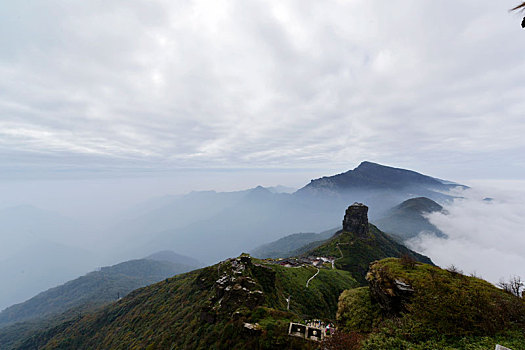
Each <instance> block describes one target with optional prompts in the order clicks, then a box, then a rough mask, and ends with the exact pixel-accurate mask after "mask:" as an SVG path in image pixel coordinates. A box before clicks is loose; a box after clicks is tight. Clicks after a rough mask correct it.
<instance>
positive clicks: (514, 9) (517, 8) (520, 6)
mask: <svg viewBox="0 0 525 350" xmlns="http://www.w3.org/2000/svg"><path fill="white" fill-rule="evenodd" d="M524 8H525V2H522V3H521V4H520V5H518V6H516V7H514V8H513V9H511V11H516V10H523V9H524Z"/></svg>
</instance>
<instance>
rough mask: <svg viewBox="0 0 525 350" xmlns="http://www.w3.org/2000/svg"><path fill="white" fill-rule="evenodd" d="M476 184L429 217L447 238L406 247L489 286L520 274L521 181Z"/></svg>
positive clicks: (524, 220) (523, 269)
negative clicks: (474, 277)
mask: <svg viewBox="0 0 525 350" xmlns="http://www.w3.org/2000/svg"><path fill="white" fill-rule="evenodd" d="M478 185H479V186H477V187H476V188H477V189H475V190H474V189H469V190H466V191H462V192H461V193H459V194H460V195H461V196H463V198H460V199H456V200H454V202H453V203H450V204H449V205H445V209H446V210H447V212H448V214H446V215H444V214H441V213H433V214H430V215H429V219H430V221H431V222H432V223H433V224H434V225H436V226H437V227H438V228H439V229H440V230H442V231H443V232H444V233H446V234H447V235H448V239H441V238H436V237H432V236H422V237H421V238H418V239H414V240H413V241H411V242H410V245H411V246H412V247H413V248H414V249H417V250H418V251H421V252H423V253H424V254H427V255H428V256H430V257H431V258H432V259H433V261H434V262H435V263H436V264H438V265H440V266H442V267H447V266H450V265H455V266H457V267H459V268H460V269H462V270H463V271H464V272H465V273H475V274H477V275H478V276H482V277H483V278H485V279H487V280H489V281H491V282H493V283H497V282H498V281H499V280H500V279H502V278H503V279H507V278H508V277H510V276H514V275H517V276H522V277H523V276H525V256H524V255H523V252H524V251H525V240H524V239H523V235H524V227H525V217H524V216H523V213H524V210H525V204H524V203H523V198H524V196H525V183H524V182H523V181H521V182H520V181H515V182H510V183H509V182H506V183H503V182H500V183H492V184H489V183H487V182H486V181H485V182H478ZM485 198H493V199H492V200H487V199H485ZM484 199H485V200H484Z"/></svg>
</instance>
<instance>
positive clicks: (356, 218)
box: [343, 203, 369, 238]
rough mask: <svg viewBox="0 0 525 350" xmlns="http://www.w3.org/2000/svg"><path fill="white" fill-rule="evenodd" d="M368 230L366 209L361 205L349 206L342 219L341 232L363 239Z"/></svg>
mask: <svg viewBox="0 0 525 350" xmlns="http://www.w3.org/2000/svg"><path fill="white" fill-rule="evenodd" d="M368 230H369V229H368V207H367V206H366V205H364V204H363V203H354V204H352V205H351V206H349V207H348V209H346V213H345V217H344V219H343V231H346V232H352V233H353V234H355V235H356V236H357V237H361V238H363V237H366V236H367V234H368Z"/></svg>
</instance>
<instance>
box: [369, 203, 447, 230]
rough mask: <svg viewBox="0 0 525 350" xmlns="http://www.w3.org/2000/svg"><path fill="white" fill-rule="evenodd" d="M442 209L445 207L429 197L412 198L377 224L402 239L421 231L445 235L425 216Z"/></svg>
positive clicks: (392, 210) (395, 208) (396, 207)
mask: <svg viewBox="0 0 525 350" xmlns="http://www.w3.org/2000/svg"><path fill="white" fill-rule="evenodd" d="M441 211H443V207H442V206H441V205H439V204H438V203H436V202H434V201H433V200H431V199H429V198H425V197H418V198H411V199H408V200H406V201H404V202H403V203H401V204H399V205H397V206H395V207H394V208H392V209H391V210H390V211H389V212H388V214H387V215H386V216H385V217H383V218H381V219H378V220H376V221H375V224H376V225H377V227H379V228H380V229H381V230H383V231H385V232H388V233H392V234H394V235H395V236H397V237H399V238H401V239H402V240H408V239H410V238H413V237H415V236H417V235H419V234H420V233H421V232H425V233H429V234H433V235H435V236H438V237H445V234H444V233H443V232H441V230H439V229H438V228H437V227H436V226H434V225H433V224H431V223H430V221H429V220H428V219H427V218H426V217H425V215H426V214H430V213H433V212H441Z"/></svg>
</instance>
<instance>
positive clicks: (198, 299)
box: [17, 256, 357, 349]
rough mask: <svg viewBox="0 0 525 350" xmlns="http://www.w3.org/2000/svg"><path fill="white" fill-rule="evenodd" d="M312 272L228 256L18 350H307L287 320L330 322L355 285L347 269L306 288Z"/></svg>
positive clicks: (309, 346)
mask: <svg viewBox="0 0 525 350" xmlns="http://www.w3.org/2000/svg"><path fill="white" fill-rule="evenodd" d="M315 272H316V269H315V268H313V267H298V268H285V267H282V266H279V265H275V264H271V263H269V262H264V261H258V260H255V259H251V258H250V257H248V256H241V257H239V258H236V259H229V260H226V261H224V262H221V263H220V264H217V265H213V266H210V267H207V268H204V269H201V270H197V271H193V272H190V273H186V274H182V275H178V276H175V277H173V278H170V279H167V280H166V281H163V282H159V283H157V284H154V285H151V286H148V287H145V288H142V289H139V290H136V291H134V292H132V293H130V294H129V295H128V296H127V297H125V298H123V299H122V300H119V301H117V302H115V303H112V304H111V305H108V306H106V307H104V308H103V309H101V310H100V311H98V312H96V313H93V314H90V315H86V316H84V317H82V318H80V319H75V320H71V321H69V322H67V323H64V324H62V325H60V326H57V327H55V328H54V329H51V330H48V331H47V332H43V333H39V334H36V335H34V336H33V337H31V338H29V339H27V340H26V341H25V342H24V343H23V344H21V345H20V346H19V347H17V348H18V349H34V348H39V349H66V348H67V349H73V348H74V349H209V348H211V349H313V347H312V346H313V345H312V344H310V343H308V342H306V341H303V340H300V339H293V338H290V337H288V336H287V327H288V323H289V322H290V320H298V321H300V320H303V319H304V318H329V319H334V318H335V313H336V310H337V300H338V297H339V294H340V293H341V292H342V291H343V290H345V289H348V288H352V287H355V286H356V285H357V283H356V281H355V280H354V279H353V278H352V277H351V276H350V274H349V273H348V272H346V271H339V270H332V269H321V270H320V272H319V274H318V275H317V276H316V278H315V279H314V280H312V282H311V283H310V285H309V287H308V288H307V287H306V286H305V284H306V282H307V280H308V279H309V278H310V277H312V276H313V275H314V274H315ZM288 296H291V303H290V310H289V311H287V305H286V304H287V303H286V298H287V297H288ZM247 323H249V324H252V325H254V324H255V323H257V326H254V329H248V328H247V327H245V325H246V324H247Z"/></svg>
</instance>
